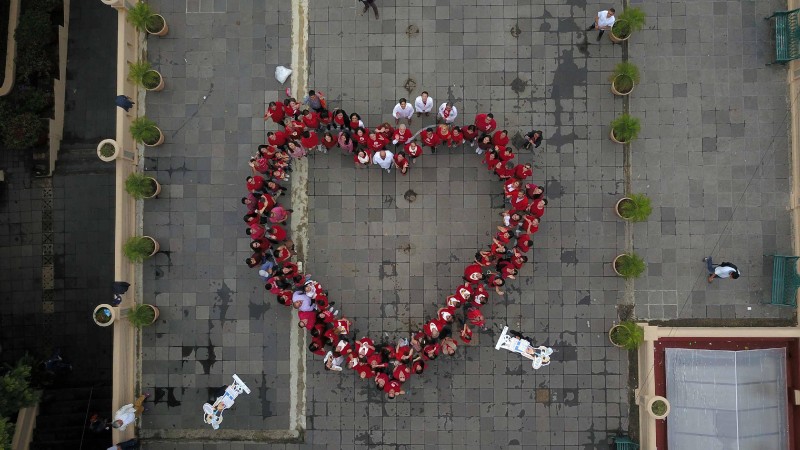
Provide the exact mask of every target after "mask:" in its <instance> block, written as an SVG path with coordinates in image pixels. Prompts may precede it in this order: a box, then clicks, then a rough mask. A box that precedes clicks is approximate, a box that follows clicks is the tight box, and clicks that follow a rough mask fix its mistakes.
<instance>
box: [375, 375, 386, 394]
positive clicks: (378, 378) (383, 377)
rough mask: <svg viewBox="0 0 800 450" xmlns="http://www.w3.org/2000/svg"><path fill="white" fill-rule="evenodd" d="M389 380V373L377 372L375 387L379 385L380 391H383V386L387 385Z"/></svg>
mask: <svg viewBox="0 0 800 450" xmlns="http://www.w3.org/2000/svg"><path fill="white" fill-rule="evenodd" d="M388 382H389V375H386V374H385V373H383V372H377V373H376V374H375V387H377V388H378V390H379V391H382V390H383V387H384V386H386V383H388Z"/></svg>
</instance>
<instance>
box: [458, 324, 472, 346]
mask: <svg viewBox="0 0 800 450" xmlns="http://www.w3.org/2000/svg"><path fill="white" fill-rule="evenodd" d="M460 336H461V342H463V343H465V344H469V343H470V342H472V330H471V329H470V328H469V325H467V324H466V323H465V322H463V321H462V322H461V333H460Z"/></svg>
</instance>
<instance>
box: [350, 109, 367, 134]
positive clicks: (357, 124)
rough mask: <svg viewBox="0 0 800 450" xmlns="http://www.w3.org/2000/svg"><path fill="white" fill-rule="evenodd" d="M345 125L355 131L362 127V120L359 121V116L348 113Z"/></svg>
mask: <svg viewBox="0 0 800 450" xmlns="http://www.w3.org/2000/svg"><path fill="white" fill-rule="evenodd" d="M347 126H349V127H350V130H351V131H356V130H358V129H359V128H364V122H362V121H361V116H359V115H358V114H356V113H353V114H350V121H349V122H348V124H347Z"/></svg>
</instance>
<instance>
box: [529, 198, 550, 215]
mask: <svg viewBox="0 0 800 450" xmlns="http://www.w3.org/2000/svg"><path fill="white" fill-rule="evenodd" d="M545 206H547V199H546V198H540V199H538V200H534V201H533V202H531V207H530V212H531V214H533V215H534V216H536V217H537V218H539V219H541V218H542V216H543V215H544V207H545Z"/></svg>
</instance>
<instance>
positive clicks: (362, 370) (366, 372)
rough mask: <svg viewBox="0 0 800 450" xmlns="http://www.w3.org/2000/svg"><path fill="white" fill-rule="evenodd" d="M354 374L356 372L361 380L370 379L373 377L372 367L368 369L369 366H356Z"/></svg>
mask: <svg viewBox="0 0 800 450" xmlns="http://www.w3.org/2000/svg"><path fill="white" fill-rule="evenodd" d="M356 372H358V376H359V377H361V378H372V377H374V376H375V371H373V370H372V367H370V366H369V364H359V365H357V366H356Z"/></svg>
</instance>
